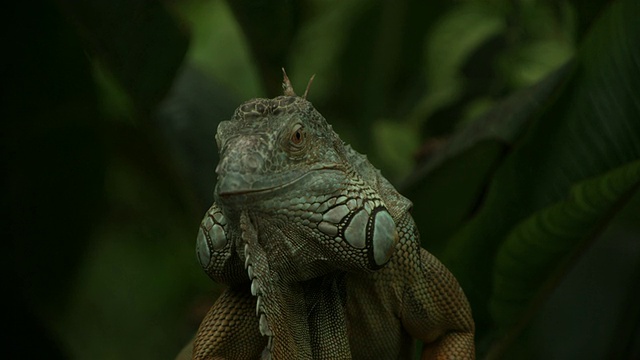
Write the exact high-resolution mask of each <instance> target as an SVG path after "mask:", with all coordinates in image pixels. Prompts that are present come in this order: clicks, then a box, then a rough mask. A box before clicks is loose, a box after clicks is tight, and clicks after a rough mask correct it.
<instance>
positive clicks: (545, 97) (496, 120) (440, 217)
mask: <svg viewBox="0 0 640 360" xmlns="http://www.w3.org/2000/svg"><path fill="white" fill-rule="evenodd" d="M571 65H572V64H567V65H565V66H563V67H561V68H560V69H558V70H557V71H554V72H553V73H551V74H549V75H548V76H547V77H545V78H544V79H543V80H541V81H540V82H539V83H537V84H535V85H533V86H530V87H528V88H525V89H522V90H520V91H518V92H516V93H515V94H513V95H511V96H510V97H508V98H507V99H505V100H503V101H502V102H500V103H498V104H497V105H496V106H495V107H494V108H492V109H491V110H490V111H488V112H486V113H485V114H484V115H482V116H481V117H479V118H478V119H477V120H475V121H474V122H473V123H471V124H470V125H469V126H467V127H466V128H464V129H462V130H461V131H459V132H457V133H456V134H455V135H453V136H452V137H451V138H450V139H449V140H448V141H447V142H446V144H445V145H444V146H443V147H442V148H441V149H439V150H438V151H436V152H435V153H434V154H433V155H432V156H431V157H429V158H428V160H427V161H425V162H424V163H423V164H421V165H420V166H419V167H417V168H416V169H415V171H414V172H413V173H412V174H411V176H409V177H408V178H407V179H406V180H405V181H404V182H403V183H401V184H400V186H399V189H400V190H401V191H402V192H403V193H405V194H406V195H407V196H408V197H409V198H411V199H419V201H416V202H415V204H414V216H415V218H416V220H417V222H418V224H419V226H420V229H421V233H422V234H423V238H424V245H425V246H426V247H427V248H428V249H429V250H430V251H433V252H435V253H438V252H439V251H440V250H441V248H442V246H444V245H445V242H446V240H447V239H448V237H449V236H451V234H452V233H453V232H454V231H455V230H456V229H457V228H458V227H459V226H460V224H461V223H462V222H463V221H465V220H466V219H467V218H468V217H469V216H470V214H471V213H472V211H473V210H474V209H475V207H476V206H478V205H479V204H478V202H479V201H481V196H482V192H483V190H484V188H485V187H486V185H487V182H488V181H489V179H490V176H491V174H493V171H495V169H496V168H497V166H498V165H499V164H500V162H501V161H502V160H503V159H504V157H505V155H506V153H507V150H508V149H510V148H512V147H513V146H514V145H515V143H516V141H517V140H518V139H519V138H520V136H522V134H523V133H524V132H526V130H527V129H528V126H529V125H530V124H531V122H532V121H533V120H535V119H536V118H537V117H538V116H539V113H540V112H541V111H542V109H544V107H545V106H546V105H548V104H549V103H551V102H552V101H553V100H554V99H555V97H554V96H555V95H556V94H557V92H558V90H559V89H560V88H561V87H562V85H564V83H565V81H566V79H567V78H568V77H569V76H570V74H571V69H572V68H573V67H572V66H571Z"/></svg>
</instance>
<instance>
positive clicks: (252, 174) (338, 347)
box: [183, 74, 474, 359]
mask: <svg viewBox="0 0 640 360" xmlns="http://www.w3.org/2000/svg"><path fill="white" fill-rule="evenodd" d="M283 88H284V96H279V97H276V98H274V99H253V100H249V101H247V102H245V103H244V104H242V105H241V106H240V107H238V108H237V109H236V111H235V113H234V115H233V118H232V119H231V120H229V121H223V122H221V123H220V125H219V127H218V132H217V134H216V142H217V145H218V150H219V152H220V162H219V164H218V167H217V168H216V173H217V174H218V181H217V184H216V188H215V202H214V204H213V205H212V206H211V208H210V209H209V211H208V212H207V213H206V215H205V217H204V220H203V221H202V223H201V226H200V231H199V234H198V237H197V255H198V259H199V261H200V264H201V265H202V267H203V268H204V270H205V272H206V273H207V274H208V275H209V276H210V277H211V278H212V279H213V280H215V281H217V282H219V283H222V284H225V285H227V286H228V288H227V289H226V290H225V291H224V292H223V294H222V295H221V296H220V297H219V298H218V300H217V301H216V302H215V304H214V305H213V306H212V308H211V310H210V311H209V312H208V314H207V315H206V317H205V318H204V320H203V321H202V324H201V325H200V328H199V330H198V332H197V335H196V337H195V340H194V343H193V348H192V349H191V348H188V349H186V351H185V352H184V354H183V355H185V356H189V355H188V354H189V353H190V352H191V351H192V356H193V359H258V358H262V359H351V358H353V359H409V358H412V357H413V355H414V341H415V339H419V340H422V341H423V342H424V344H425V345H424V348H423V350H422V359H473V358H474V339H473V337H474V323H473V319H472V316H471V310H470V307H469V304H468V302H467V300H466V298H465V295H464V293H463V291H462V289H461V288H460V286H459V285H458V283H457V281H456V280H455V278H454V277H453V276H452V275H451V273H450V272H449V271H448V270H447V269H446V268H445V267H444V266H443V265H442V264H441V263H440V262H439V261H438V260H437V259H436V258H435V257H433V256H432V255H431V254H429V253H428V252H427V251H426V250H424V249H422V248H421V247H420V240H419V235H418V230H417V228H416V226H415V224H414V222H413V219H412V217H411V215H410V213H409V212H410V209H411V206H412V204H411V202H410V201H409V200H407V199H406V198H404V197H403V196H402V195H400V194H399V193H398V192H397V191H396V190H395V189H394V187H393V186H392V185H391V184H390V183H389V182H388V181H387V180H386V179H385V178H384V177H382V175H381V174H380V171H379V170H377V169H375V168H374V167H373V166H372V165H371V163H369V161H368V160H367V158H366V157H365V156H363V155H360V154H359V153H357V152H356V151H354V150H353V149H352V148H351V147H350V146H348V145H345V144H344V143H343V142H342V141H341V140H340V138H339V137H338V135H337V134H336V133H335V132H334V131H333V130H332V128H331V126H330V125H328V124H327V122H326V120H325V119H324V118H323V117H322V115H320V113H318V111H316V110H315V109H314V107H313V106H312V105H311V103H310V102H309V101H307V100H306V92H305V95H304V96H302V97H299V96H297V95H296V94H295V93H294V91H293V88H292V86H291V84H290V82H289V79H288V78H287V76H286V74H285V75H284V83H283ZM307 91H308V88H307Z"/></svg>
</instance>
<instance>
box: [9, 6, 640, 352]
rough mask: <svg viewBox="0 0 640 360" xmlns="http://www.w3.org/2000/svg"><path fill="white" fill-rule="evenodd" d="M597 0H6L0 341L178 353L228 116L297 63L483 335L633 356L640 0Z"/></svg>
mask: <svg viewBox="0 0 640 360" xmlns="http://www.w3.org/2000/svg"><path fill="white" fill-rule="evenodd" d="M585 3H586V2H583V1H570V0H565V1H545V0H537V1H525V0H511V1H507V0H496V1H479V0H469V1H449V0H437V1H429V2H424V1H419V0H401V1H383V0H375V1H365V0H360V1H295V2H294V1H248V0H247V1H227V2H225V1H204V0H188V1H164V2H156V1H145V0H135V1H109V2H107V1H85V2H82V3H77V2H72V1H64V0H60V1H50V2H37V3H31V2H30V3H28V4H11V5H7V6H8V7H7V8H6V9H5V10H3V16H4V21H3V25H4V28H5V29H4V31H3V32H2V34H3V35H2V36H3V42H2V43H3V44H4V45H5V51H4V55H3V64H4V66H2V70H1V71H2V81H3V86H2V88H3V91H2V107H1V109H2V114H3V115H2V131H1V133H0V140H1V145H0V146H1V149H2V158H1V161H2V173H3V174H4V175H3V183H2V185H3V193H2V204H3V206H2V219H3V232H2V234H3V235H2V242H3V245H4V247H3V251H2V254H3V261H2V265H3V270H4V271H3V273H4V274H6V275H8V276H6V279H8V281H7V282H6V283H8V285H9V286H8V287H7V288H6V290H5V291H4V292H3V293H4V294H5V297H6V299H7V300H8V305H7V306H6V307H5V311H6V312H7V318H8V319H9V321H8V322H6V323H5V330H6V332H8V333H9V337H6V336H5V337H4V338H5V342H6V343H7V347H6V349H7V350H6V353H8V354H10V355H11V357H12V358H13V357H18V358H42V357H45V358H51V359H55V358H61V359H171V358H173V357H174V356H175V355H176V354H177V352H178V351H179V350H180V348H181V347H182V346H183V345H184V344H185V343H186V342H187V341H188V340H189V339H190V337H191V336H192V335H193V333H194V332H195V330H196V329H197V326H198V324H199V321H200V320H201V318H202V316H203V315H204V313H205V312H206V310H207V309H208V307H209V306H210V305H211V303H212V302H213V301H214V300H215V297H216V296H217V294H218V293H219V291H220V288H219V286H218V285H216V284H214V283H213V282H211V281H210V280H208V278H207V277H206V275H205V274H204V273H203V272H202V271H201V270H200V268H199V266H198V263H197V261H196V258H195V250H194V245H195V235H196V231H197V226H198V224H199V221H200V219H201V217H202V216H203V214H204V211H205V210H206V209H207V208H208V206H209V205H210V202H211V200H212V197H213V196H212V192H213V186H214V183H215V174H214V171H213V170H214V168H215V164H216V161H217V155H216V153H215V151H216V149H215V142H214V139H213V136H214V134H215V129H216V126H217V124H218V122H220V121H221V120H225V119H228V118H229V117H230V116H231V114H232V113H233V110H234V109H235V107H236V106H238V105H239V104H240V103H241V102H242V101H244V100H247V99H249V98H252V97H273V96H276V95H278V94H280V92H281V87H280V82H281V78H282V75H281V70H280V69H281V67H283V66H284V67H286V69H287V72H288V74H289V77H290V78H291V79H292V81H293V84H294V87H295V88H296V89H297V90H298V93H302V92H303V91H304V87H305V86H306V84H307V80H308V79H309V78H310V77H311V75H313V74H316V77H315V80H314V82H313V85H312V87H311V91H310V95H309V97H308V98H309V99H310V100H311V101H312V102H313V103H314V105H315V106H316V108H317V109H318V110H319V111H320V112H321V113H322V114H323V115H324V116H325V117H326V118H327V120H328V121H329V123H331V124H333V126H334V129H335V130H336V131H337V132H338V133H339V134H340V135H341V137H342V138H343V139H344V140H345V141H346V142H348V143H351V144H352V145H353V146H354V148H355V149H356V150H358V151H360V152H362V153H366V154H368V156H369V159H370V160H371V161H372V162H373V163H374V165H376V166H377V167H379V168H380V169H381V170H382V172H383V174H384V175H385V176H387V177H388V178H389V179H390V180H391V181H392V182H393V183H394V184H395V185H397V187H398V189H399V190H400V191H401V192H402V193H403V194H405V195H406V196H407V197H409V198H410V199H411V200H412V201H413V202H414V204H415V207H414V210H413V214H414V217H415V219H416V221H417V223H418V226H419V228H420V231H421V234H422V240H423V246H424V247H425V248H427V249H428V250H430V251H432V252H433V253H435V254H436V255H437V256H438V257H439V258H440V259H441V260H442V261H443V262H444V263H445V264H446V265H447V266H448V267H449V268H450V269H451V271H452V272H453V273H454V274H455V275H456V277H457V278H458V279H459V281H460V282H461V285H462V287H463V288H464V289H465V292H466V293H467V295H468V297H469V300H470V301H471V304H472V307H473V310H474V317H475V319H476V324H477V349H478V356H479V358H491V359H501V358H506V359H511V358H523V359H528V358H531V359H539V358H545V359H573V358H580V359H608V358H617V359H618V358H619V359H627V358H628V359H630V358H637V357H640V341H639V340H638V339H640V286H638V284H639V283H640V281H639V280H640V261H639V259H640V216H638V214H639V213H640V194H639V193H638V187H639V186H640V99H639V97H638V94H640V28H639V27H640V26H639V25H640V23H639V22H638V21H637V14H639V13H640V6H639V5H638V2H637V1H634V0H618V1H592V2H589V3H588V4H585Z"/></svg>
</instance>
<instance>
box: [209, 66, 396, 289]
mask: <svg viewBox="0 0 640 360" xmlns="http://www.w3.org/2000/svg"><path fill="white" fill-rule="evenodd" d="M284 89H285V91H284V94H285V95H283V96H279V97H276V98H273V99H253V100H249V101H247V102H245V103H243V104H242V105H240V107H238V108H237V109H236V111H235V113H234V115H233V117H232V119H231V120H229V121H223V122H221V123H220V125H219V126H218V132H217V134H216V142H217V145H218V150H219V152H220V162H219V164H218V166H217V168H216V173H217V174H218V182H217V184H216V189H215V197H216V202H217V203H219V204H221V205H222V208H223V210H224V211H225V215H226V216H227V217H228V218H230V219H232V221H234V218H235V219H237V218H238V216H239V214H240V213H241V212H243V211H248V212H249V213H250V214H253V215H252V219H253V221H254V222H255V223H256V227H257V228H258V233H259V235H260V238H261V241H262V242H264V244H265V245H264V246H265V247H272V249H271V253H272V254H273V256H274V257H279V261H278V262H277V263H278V264H283V265H284V266H285V267H286V266H289V267H291V268H292V269H294V270H295V271H296V272H298V273H300V269H302V268H305V267H308V265H309V264H312V265H311V267H313V266H315V265H314V264H318V263H325V264H327V263H331V264H332V265H336V264H338V267H348V268H354V267H355V268H365V269H375V268H379V267H381V266H382V265H384V263H386V262H387V260H388V259H389V257H390V255H391V252H392V251H393V247H394V245H395V243H396V241H397V236H398V234H397V231H396V226H395V222H394V220H393V218H392V216H391V215H390V214H389V211H388V210H387V208H386V207H385V204H384V203H383V201H382V200H381V198H380V195H379V193H378V191H377V189H375V188H372V187H371V186H370V185H371V183H374V184H375V183H376V180H375V179H373V180H371V179H369V181H367V180H366V179H363V176H362V174H363V172H362V171H359V170H358V169H360V168H362V166H363V165H362V161H358V159H355V160H354V155H353V154H354V153H355V152H354V151H353V150H352V149H351V148H350V147H347V146H345V144H344V143H343V142H342V141H341V140H340V138H339V137H338V135H337V134H336V133H335V132H334V131H333V130H332V128H331V126H330V125H328V124H327V122H326V120H325V119H324V118H323V117H322V115H320V113H319V112H318V111H316V109H315V108H314V107H313V105H312V104H311V103H310V102H309V101H307V100H306V99H305V98H304V97H299V96H296V95H295V93H294V92H293V89H292V88H291V85H290V83H289V81H288V79H287V78H286V76H285V82H284ZM305 95H306V92H305ZM358 156H359V155H358ZM362 159H364V157H362ZM364 161H365V162H366V160H364ZM366 163H367V164H368V162H366ZM368 166H370V164H368ZM371 168H372V169H373V167H372V166H371ZM365 173H367V174H368V175H371V176H373V177H375V176H377V174H378V173H377V171H373V170H372V171H370V172H366V171H365ZM374 187H375V185H374ZM310 247H311V248H314V249H312V250H313V251H309V248H310ZM336 253H337V254H338V256H336ZM310 254H313V255H312V256H310ZM303 273H304V271H303ZM308 275H309V276H316V275H317V274H315V273H314V271H310V272H309V273H308ZM302 276H303V277H305V275H302Z"/></svg>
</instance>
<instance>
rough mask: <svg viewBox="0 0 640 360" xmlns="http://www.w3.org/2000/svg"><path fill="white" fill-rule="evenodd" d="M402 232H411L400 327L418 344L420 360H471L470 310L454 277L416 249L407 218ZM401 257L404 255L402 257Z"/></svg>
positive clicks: (414, 229)
mask: <svg viewBox="0 0 640 360" xmlns="http://www.w3.org/2000/svg"><path fill="white" fill-rule="evenodd" d="M400 226H401V227H402V228H405V229H412V231H409V232H407V233H405V236H407V237H411V238H413V239H412V240H409V241H408V242H407V244H408V245H412V246H413V247H414V249H412V250H411V251H410V252H409V253H408V254H407V256H409V255H410V254H412V253H413V254H416V255H418V256H415V257H414V256H410V259H411V260H410V262H411V263H410V265H409V267H408V268H409V271H408V272H407V274H408V275H409V277H408V278H406V279H405V282H404V284H405V286H404V293H403V309H402V323H403V326H404V328H405V329H406V330H407V332H408V333H409V334H411V336H412V337H414V338H416V339H419V340H422V341H423V342H424V348H423V351H422V355H421V359H422V360H444V359H452V360H453V359H475V345H474V330H475V329H474V322H473V317H472V316H471V308H470V306H469V303H468V301H467V299H466V297H465V295H464V292H463V291H462V288H461V287H460V285H459V284H458V282H457V281H456V279H455V278H454V276H453V275H452V274H451V272H449V270H447V268H445V266H444V265H443V264H442V263H441V262H440V261H439V260H438V259H436V258H435V257H434V256H433V255H431V254H430V253H429V252H427V251H426V250H424V249H421V248H420V247H419V245H418V244H419V243H420V242H419V235H418V231H417V229H416V228H415V224H414V223H413V219H411V217H410V216H409V215H408V214H407V216H406V217H404V218H403V219H402V220H401V225H400ZM403 255H404V254H403Z"/></svg>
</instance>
